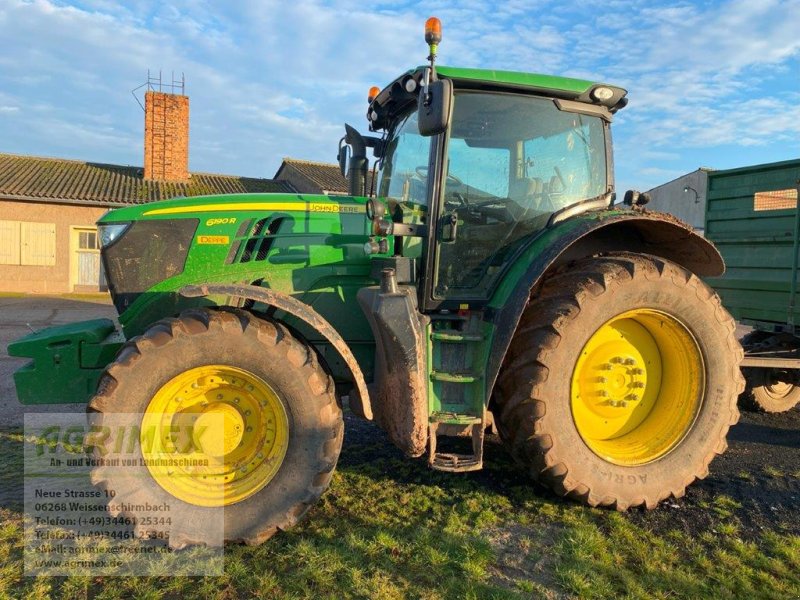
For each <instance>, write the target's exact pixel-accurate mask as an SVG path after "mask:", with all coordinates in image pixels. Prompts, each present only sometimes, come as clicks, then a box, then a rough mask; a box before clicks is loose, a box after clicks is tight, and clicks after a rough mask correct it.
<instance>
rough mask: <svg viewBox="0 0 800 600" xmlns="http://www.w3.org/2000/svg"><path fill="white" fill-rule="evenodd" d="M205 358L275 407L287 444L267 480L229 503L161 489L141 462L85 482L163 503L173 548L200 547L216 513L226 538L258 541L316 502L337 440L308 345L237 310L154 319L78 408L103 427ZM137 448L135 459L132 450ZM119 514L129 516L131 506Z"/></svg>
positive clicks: (124, 496)
mask: <svg viewBox="0 0 800 600" xmlns="http://www.w3.org/2000/svg"><path fill="white" fill-rule="evenodd" d="M208 364H222V365H230V366H233V367H236V368H240V369H245V370H247V371H248V372H250V373H253V374H255V375H257V376H258V377H259V378H261V379H262V380H264V381H265V382H267V383H268V384H269V386H270V387H271V388H273V389H274V390H275V392H276V394H277V396H278V397H279V398H280V401H281V402H282V404H283V407H284V409H285V411H286V414H287V417H288V429H289V431H288V447H287V449H286V454H285V456H284V458H283V462H282V464H281V466H280V468H279V469H278V470H277V472H276V473H275V475H274V476H273V478H272V479H271V480H270V481H269V482H268V483H267V484H266V486H265V487H263V488H261V489H260V490H259V491H257V492H255V493H254V494H253V495H251V496H249V497H247V498H245V499H243V500H241V501H239V502H236V503H234V504H230V505H227V506H217V507H207V506H198V505H196V504H193V503H189V502H185V501H183V500H180V499H178V498H176V497H174V496H173V495H171V494H169V493H168V492H167V491H165V489H163V488H162V487H161V486H160V485H159V484H158V483H157V482H156V481H155V480H154V479H153V478H152V477H151V476H149V473H148V471H147V467H146V466H141V467H139V470H140V472H139V473H137V474H136V476H135V477H130V475H126V476H122V475H121V473H120V471H119V469H115V468H114V467H110V466H101V467H97V468H95V469H94V470H93V471H92V481H93V483H95V484H96V485H98V486H100V487H101V488H105V489H108V490H114V492H115V493H116V496H115V497H114V499H113V501H112V502H111V503H110V506H111V505H112V504H113V505H114V506H118V505H119V504H121V503H125V504H126V505H127V506H133V505H136V504H142V503H144V502H149V503H150V504H158V503H161V502H168V503H169V506H170V516H171V519H172V524H171V526H170V539H169V543H170V546H172V547H183V546H186V545H191V544H207V543H208V542H209V540H208V533H207V532H208V523H211V522H213V521H211V520H210V519H220V518H222V519H224V540H225V541H226V542H228V541H231V542H245V543H247V544H259V543H261V542H263V541H265V540H266V539H268V538H269V537H271V536H272V535H273V534H274V533H276V532H277V531H278V530H284V529H287V528H289V527H291V526H293V525H294V524H295V523H296V522H297V521H298V519H300V518H301V517H302V516H303V515H304V514H305V513H306V511H307V510H308V509H309V508H310V507H311V506H312V505H313V504H314V503H315V502H316V501H317V500H318V499H319V497H320V496H321V495H322V493H323V492H324V491H325V489H326V488H327V487H328V485H329V483H330V480H331V477H332V474H333V471H334V468H335V466H336V462H337V459H338V457H339V452H340V450H341V445H342V438H343V421H342V411H341V408H340V406H339V405H338V404H337V401H336V397H335V393H334V383H333V380H332V378H331V377H330V375H329V374H328V373H327V372H326V371H325V369H323V367H322V365H321V364H320V363H319V361H318V358H317V355H316V353H315V352H314V351H313V349H311V348H310V347H309V346H308V345H307V344H305V343H303V342H301V341H299V340H298V339H296V338H295V337H294V336H293V335H292V334H291V333H290V331H289V330H288V329H287V328H286V327H284V326H283V325H281V324H279V323H275V322H271V321H266V320H263V319H259V318H257V317H255V316H253V315H252V314H250V313H247V312H245V311H239V310H205V309H197V310H190V311H186V312H184V313H182V314H181V315H180V316H179V317H178V318H170V319H165V320H162V321H159V322H157V323H155V324H154V325H153V326H151V327H150V328H149V329H148V330H147V331H146V332H145V333H144V334H143V335H142V336H140V337H137V338H134V339H132V340H130V341H129V342H128V343H127V344H125V346H124V347H123V348H122V350H121V351H120V353H119V354H118V356H117V359H116V360H115V361H114V362H113V363H112V364H111V365H110V366H109V367H108V369H107V370H106V372H105V373H104V375H103V376H102V378H101V380H100V383H99V385H98V391H97V394H96V395H95V396H94V398H92V400H91V401H90V403H89V405H88V407H87V412H88V413H89V414H88V417H89V420H90V422H91V423H92V424H95V425H102V424H103V422H104V420H108V421H110V420H111V417H110V416H109V415H112V414H113V413H137V414H143V413H144V412H145V410H146V409H147V407H148V404H149V403H150V401H151V399H152V398H153V397H154V395H155V394H156V393H157V392H158V391H159V389H160V388H161V386H163V385H164V384H165V383H166V382H168V381H170V380H171V379H172V378H173V377H175V376H177V375H179V374H180V373H182V372H185V371H187V370H188V369H193V368H196V367H198V366H203V365H208ZM136 452H137V453H138V454H137V458H140V457H141V454H142V453H141V448H138V447H137V448H136ZM95 453H96V454H97V450H96V451H95ZM134 482H135V483H134ZM114 513H116V514H120V511H119V510H117V511H112V514H114ZM121 514H124V515H126V516H129V517H137V516H138V515H137V514H136V512H135V511H131V510H129V511H122V512H121ZM217 522H219V521H217ZM138 528H141V525H137V529H138ZM137 533H139V531H137Z"/></svg>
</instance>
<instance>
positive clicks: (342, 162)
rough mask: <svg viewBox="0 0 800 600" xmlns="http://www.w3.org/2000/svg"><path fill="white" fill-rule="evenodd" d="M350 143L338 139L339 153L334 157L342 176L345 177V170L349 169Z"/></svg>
mask: <svg viewBox="0 0 800 600" xmlns="http://www.w3.org/2000/svg"><path fill="white" fill-rule="evenodd" d="M350 154H351V150H350V145H349V144H347V143H346V142H345V139H344V138H342V139H341V140H339V154H337V155H336V159H337V160H338V161H339V170H340V171H341V172H342V177H347V172H348V171H349V170H350Z"/></svg>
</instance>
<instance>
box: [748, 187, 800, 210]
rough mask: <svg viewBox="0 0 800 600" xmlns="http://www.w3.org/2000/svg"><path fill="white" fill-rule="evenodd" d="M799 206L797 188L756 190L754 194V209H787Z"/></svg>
mask: <svg viewBox="0 0 800 600" xmlns="http://www.w3.org/2000/svg"><path fill="white" fill-rule="evenodd" d="M795 208H797V188H794V189H789V190H774V191H771V192H756V193H755V195H754V196H753V210H755V211H760V210H786V209H795Z"/></svg>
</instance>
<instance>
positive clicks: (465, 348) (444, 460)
mask: <svg viewBox="0 0 800 600" xmlns="http://www.w3.org/2000/svg"><path fill="white" fill-rule="evenodd" d="M485 327H486V326H485V324H484V323H483V321H482V320H481V319H480V318H479V316H478V315H469V314H466V315H462V314H446V315H436V316H432V318H431V322H430V324H429V326H428V340H429V342H428V343H429V346H428V373H429V374H430V376H429V379H430V381H429V387H428V414H429V422H428V464H429V465H430V467H431V468H433V469H436V470H439V471H448V472H463V471H477V470H479V469H481V468H482V467H483V441H484V431H485V430H486V424H487V412H486V406H485V396H486V391H485V389H486V382H485V378H484V373H483V369H484V365H485V364H486V360H485V358H486V341H487V335H486V334H487V332H486V331H485V330H484V328H485ZM442 437H461V438H463V437H468V438H470V439H471V442H472V453H471V454H468V453H463V454H462V453H454V452H441V451H439V449H438V448H439V445H440V444H439V439H440V438H442Z"/></svg>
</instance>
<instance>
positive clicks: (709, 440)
mask: <svg viewBox="0 0 800 600" xmlns="http://www.w3.org/2000/svg"><path fill="white" fill-rule="evenodd" d="M642 309H644V310H650V311H653V312H654V314H660V313H663V314H666V315H667V316H668V317H669V318H671V319H674V320H675V322H678V323H680V324H681V325H682V326H683V327H684V328H685V330H687V331H688V332H690V334H691V336H692V337H693V339H694V340H696V347H697V349H698V351H699V353H700V355H701V356H702V359H703V362H704V363H705V369H704V371H705V373H704V378H703V381H704V384H702V385H701V384H698V389H700V390H701V391H702V396H699V397H700V398H701V400H700V403H699V408H697V412H696V417H695V418H694V421H693V423H691V425H690V426H689V427H688V429H687V430H686V432H685V434H683V437H682V438H681V439H680V440H679V441H678V442H677V443H676V444H675V445H674V446H673V447H672V448H671V449H670V450H669V451H667V452H665V453H664V454H663V455H659V456H658V457H657V458H656V459H655V460H652V461H650V462H645V463H643V464H633V465H627V464H618V463H617V462H611V461H609V460H607V459H606V458H604V457H601V456H600V455H598V454H596V453H595V452H594V451H593V450H591V449H590V447H589V445H588V443H587V442H585V441H584V438H583V437H582V435H581V434H580V432H579V431H578V427H577V425H576V421H575V419H574V418H573V414H572V408H571V398H572V396H571V393H572V390H571V386H572V375H573V370H574V369H576V364H578V362H577V361H578V360H579V358H580V356H581V354H582V351H583V349H584V347H585V346H586V345H587V343H588V342H589V340H590V339H591V338H592V336H593V335H594V334H595V332H597V331H598V330H599V328H601V327H602V326H603V325H604V324H605V323H608V322H611V321H610V320H612V319H614V318H615V317H617V316H619V315H623V314H625V313H626V311H637V310H642ZM734 329H735V323H734V321H733V319H732V318H731V316H730V315H729V314H728V313H727V311H725V309H724V308H723V307H722V305H721V303H720V300H719V297H718V296H717V295H716V294H715V293H714V292H713V291H712V290H711V289H710V288H708V286H706V285H705V284H704V283H703V282H701V281H700V280H699V279H698V278H697V277H696V276H694V275H692V274H691V273H690V272H688V271H686V270H685V269H683V268H681V267H679V266H678V265H676V264H674V263H671V262H669V261H667V260H664V259H661V258H657V257H652V256H647V255H640V254H627V253H625V254H622V253H620V254H614V255H608V256H605V257H600V258H589V259H584V260H581V261H578V262H577V263H574V264H573V265H571V266H570V267H569V268H568V270H566V271H565V272H562V273H558V274H555V275H553V276H551V277H549V278H548V279H547V280H545V282H544V283H543V285H542V287H541V288H540V289H539V290H537V292H536V293H535V294H534V295H533V297H532V298H531V300H530V303H529V305H528V307H527V309H526V310H525V312H524V314H523V316H522V318H521V321H520V323H519V325H518V329H517V332H516V334H515V337H514V339H513V340H512V343H511V346H510V348H509V351H508V353H507V355H506V357H505V360H504V364H503V368H502V370H501V373H500V376H499V379H498V385H497V386H496V390H495V396H494V398H493V402H494V403H495V415H496V416H497V421H498V428H499V432H500V435H501V438H502V439H503V441H504V443H505V444H506V445H507V447H508V448H509V450H510V451H511V454H512V455H513V456H514V458H515V459H516V460H517V461H518V462H519V463H520V464H521V465H523V467H524V468H525V469H526V470H527V471H528V472H529V473H530V475H531V476H532V477H533V478H534V479H536V480H538V481H539V482H541V483H543V484H544V485H546V486H548V487H550V488H551V489H552V490H554V491H555V492H556V493H557V494H559V495H562V496H569V497H571V498H573V499H577V500H579V501H582V502H584V503H586V504H588V505H590V506H609V507H615V508H616V509H618V510H625V509H627V508H629V507H633V506H642V505H643V506H646V507H647V508H654V507H655V506H656V505H657V504H658V502H659V501H661V500H664V499H665V498H667V497H669V496H674V497H676V498H678V497H681V496H682V495H683V494H684V491H685V489H686V487H687V486H688V485H689V484H691V483H692V482H693V481H694V480H695V479H697V478H703V477H705V476H706V475H707V474H708V466H709V463H710V462H711V460H712V459H713V458H714V457H715V456H716V455H717V454H720V453H722V452H723V451H724V450H725V449H726V447H727V445H726V441H725V437H726V434H727V432H728V429H729V427H730V426H731V425H733V424H735V423H736V422H737V420H738V416H739V413H738V410H737V407H736V402H737V396H738V395H739V393H740V392H741V391H742V389H743V387H744V381H743V379H742V376H741V373H740V371H739V363H740V361H741V358H742V350H741V347H740V346H739V344H738V342H737V341H736V338H735V336H734Z"/></svg>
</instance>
